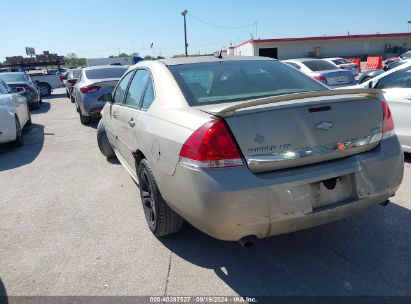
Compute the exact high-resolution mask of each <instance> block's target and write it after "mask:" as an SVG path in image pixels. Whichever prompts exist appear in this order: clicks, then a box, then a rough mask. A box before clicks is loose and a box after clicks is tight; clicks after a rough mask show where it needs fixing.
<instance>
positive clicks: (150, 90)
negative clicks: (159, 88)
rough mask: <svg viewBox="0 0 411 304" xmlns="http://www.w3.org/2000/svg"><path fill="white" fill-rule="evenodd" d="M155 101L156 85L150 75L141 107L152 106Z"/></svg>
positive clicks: (144, 108) (145, 108)
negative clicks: (154, 85)
mask: <svg viewBox="0 0 411 304" xmlns="http://www.w3.org/2000/svg"><path fill="white" fill-rule="evenodd" d="M153 101H154V87H153V80H152V79H151V77H150V79H149V80H148V84H147V88H146V92H145V93H144V97H143V103H142V105H141V108H142V109H143V110H147V109H148V108H149V107H150V106H151V104H152V103H153Z"/></svg>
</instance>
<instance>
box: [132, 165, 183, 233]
mask: <svg viewBox="0 0 411 304" xmlns="http://www.w3.org/2000/svg"><path fill="white" fill-rule="evenodd" d="M138 180H139V187H140V197H141V203H142V204H143V209H144V215H145V217H146V221H147V224H148V227H149V228H150V230H151V232H152V233H153V234H154V235H155V236H156V237H163V236H166V235H170V234H173V233H176V232H178V231H180V230H181V228H182V227H183V224H184V219H183V218H182V217H181V216H179V215H178V214H177V213H175V212H174V211H173V210H172V209H171V208H170V207H168V206H167V203H166V202H165V201H164V199H163V197H162V196H161V193H160V190H159V189H158V186H157V183H156V180H155V178H154V176H153V173H152V171H151V169H150V165H149V164H148V162H147V160H145V159H143V160H141V162H140V166H139V168H138Z"/></svg>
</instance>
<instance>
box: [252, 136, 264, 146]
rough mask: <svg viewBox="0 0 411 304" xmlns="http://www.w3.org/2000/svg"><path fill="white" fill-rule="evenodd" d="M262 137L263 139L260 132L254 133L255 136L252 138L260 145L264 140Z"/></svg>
mask: <svg viewBox="0 0 411 304" xmlns="http://www.w3.org/2000/svg"><path fill="white" fill-rule="evenodd" d="M264 139H265V137H264V135H261V134H258V133H257V134H256V135H255V138H254V141H255V142H256V143H259V144H260V145H261V144H262V143H263V141H264Z"/></svg>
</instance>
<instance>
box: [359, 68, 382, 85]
mask: <svg viewBox="0 0 411 304" xmlns="http://www.w3.org/2000/svg"><path fill="white" fill-rule="evenodd" d="M382 73H384V70H382V69H381V70H380V69H379V70H371V71H365V72H363V73H362V74H361V76H360V78H358V83H364V82H366V81H368V80H370V79H372V78H374V77H376V76H378V75H381V74H382Z"/></svg>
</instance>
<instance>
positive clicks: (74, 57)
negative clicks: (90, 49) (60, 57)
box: [67, 53, 78, 59]
mask: <svg viewBox="0 0 411 304" xmlns="http://www.w3.org/2000/svg"><path fill="white" fill-rule="evenodd" d="M67 57H68V58H69V59H77V58H78V56H77V55H76V53H68V54H67Z"/></svg>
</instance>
